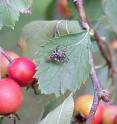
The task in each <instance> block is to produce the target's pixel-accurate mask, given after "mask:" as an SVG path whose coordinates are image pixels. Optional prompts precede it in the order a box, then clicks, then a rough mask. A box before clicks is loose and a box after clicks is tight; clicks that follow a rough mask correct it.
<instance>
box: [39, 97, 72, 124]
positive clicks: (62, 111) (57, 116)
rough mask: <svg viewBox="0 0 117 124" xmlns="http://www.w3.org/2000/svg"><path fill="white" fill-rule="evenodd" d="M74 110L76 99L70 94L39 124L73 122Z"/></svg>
mask: <svg viewBox="0 0 117 124" xmlns="http://www.w3.org/2000/svg"><path fill="white" fill-rule="evenodd" d="M73 110H74V101H73V97H72V95H70V96H69V97H67V98H66V99H65V100H64V101H63V103H62V104H61V105H59V106H58V107H57V108H56V109H54V110H53V111H51V112H50V113H49V114H48V115H47V116H46V117H45V118H44V119H43V120H42V121H41V122H39V123H38V124H71V119H72V115H73Z"/></svg>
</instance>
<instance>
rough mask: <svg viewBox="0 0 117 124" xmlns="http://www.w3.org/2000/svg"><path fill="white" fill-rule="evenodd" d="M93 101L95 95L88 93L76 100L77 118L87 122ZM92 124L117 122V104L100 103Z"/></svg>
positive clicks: (81, 121)
mask: <svg viewBox="0 0 117 124" xmlns="http://www.w3.org/2000/svg"><path fill="white" fill-rule="evenodd" d="M92 103H93V96H92V95H89V94H86V95H83V96H80V97H78V98H76V100H75V110H74V111H75V120H76V121H77V122H79V123H81V124H83V123H85V121H86V118H87V117H88V115H89V112H90V109H91V106H92ZM92 124H117V106H116V105H112V104H111V105H105V104H104V103H103V102H102V101H101V102H100V103H99V105H98V108H97V110H96V113H95V116H94V118H93V122H92Z"/></svg>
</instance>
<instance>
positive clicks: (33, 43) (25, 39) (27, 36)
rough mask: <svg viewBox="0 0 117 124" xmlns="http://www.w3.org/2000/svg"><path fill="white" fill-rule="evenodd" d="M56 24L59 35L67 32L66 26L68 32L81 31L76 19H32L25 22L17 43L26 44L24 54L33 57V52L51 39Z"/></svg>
mask: <svg viewBox="0 0 117 124" xmlns="http://www.w3.org/2000/svg"><path fill="white" fill-rule="evenodd" d="M57 23H58V24H59V25H58V30H59V32H60V35H61V36H62V35H65V34H67V31H66V26H67V28H68V30H69V33H70V34H72V33H79V32H81V31H82V29H81V26H80V24H79V23H78V21H66V20H56V21H33V22H31V23H29V24H27V25H26V26H25V27H24V28H23V31H22V34H21V37H20V40H19V44H21V45H22V44H23V43H24V44H26V46H27V49H25V50H23V51H22V54H23V55H24V56H29V57H33V56H34V53H35V52H36V51H37V50H38V49H39V47H40V46H41V45H42V44H43V43H45V42H47V41H48V40H49V39H52V38H53V37H52V35H53V30H54V28H55V26H56V25H57Z"/></svg>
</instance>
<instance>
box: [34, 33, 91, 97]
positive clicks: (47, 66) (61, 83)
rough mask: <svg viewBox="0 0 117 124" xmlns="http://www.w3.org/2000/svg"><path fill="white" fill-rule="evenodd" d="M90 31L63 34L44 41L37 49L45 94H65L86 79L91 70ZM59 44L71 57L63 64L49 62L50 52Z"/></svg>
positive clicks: (40, 85)
mask: <svg viewBox="0 0 117 124" xmlns="http://www.w3.org/2000/svg"><path fill="white" fill-rule="evenodd" d="M90 44H91V43H90V37H89V33H88V32H82V33H76V34H70V35H65V36H61V37H58V38H54V39H52V40H49V41H48V42H47V43H45V44H43V45H42V46H41V47H40V48H39V50H38V52H37V53H36V57H35V59H36V61H37V72H36V77H37V78H39V82H38V83H39V89H40V90H41V93H43V94H52V93H54V94H56V95H57V96H58V95H61V94H64V93H65V92H66V91H67V90H70V91H75V90H76V89H79V88H80V86H81V84H82V83H85V81H86V80H87V78H88V76H89V73H90V64H89V57H88V53H89V49H90ZM58 46H59V49H60V50H65V54H66V56H67V58H68V61H67V62H66V63H63V64H57V63H54V62H47V61H46V58H47V56H49V55H50V52H52V51H53V50H55V49H56V48H57V47H58Z"/></svg>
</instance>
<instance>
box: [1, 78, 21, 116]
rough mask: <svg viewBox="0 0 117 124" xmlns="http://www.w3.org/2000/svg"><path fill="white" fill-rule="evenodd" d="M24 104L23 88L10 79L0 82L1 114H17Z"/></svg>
mask: <svg viewBox="0 0 117 124" xmlns="http://www.w3.org/2000/svg"><path fill="white" fill-rule="evenodd" d="M22 102H23V92H22V90H21V87H20V86H19V85H18V84H17V82H15V81H14V80H12V79H10V78H5V79H2V80H0V114H10V113H15V112H16V111H18V109H19V108H20V107H21V104H22Z"/></svg>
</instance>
